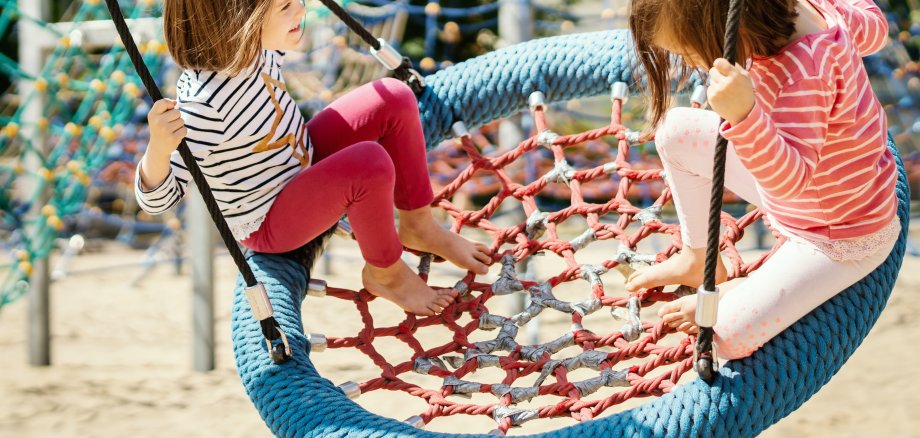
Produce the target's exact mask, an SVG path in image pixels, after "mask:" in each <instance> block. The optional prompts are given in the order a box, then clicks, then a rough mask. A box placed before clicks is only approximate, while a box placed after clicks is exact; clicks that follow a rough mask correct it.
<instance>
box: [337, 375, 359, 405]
mask: <svg viewBox="0 0 920 438" xmlns="http://www.w3.org/2000/svg"><path fill="white" fill-rule="evenodd" d="M338 388H339V391H342V392H343V393H345V396H346V397H348V398H350V399H352V400H354V399H356V398H358V396H360V395H361V386H360V385H358V384H357V383H355V382H352V381H351V380H349V381H347V382H345V383H342V384H340V385H339V386H338Z"/></svg>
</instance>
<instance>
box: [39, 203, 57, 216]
mask: <svg viewBox="0 0 920 438" xmlns="http://www.w3.org/2000/svg"><path fill="white" fill-rule="evenodd" d="M41 211H42V215H44V216H48V217H51V216H54V215H56V214H57V209H56V208H54V206H53V205H46V206H44V207H42V210H41Z"/></svg>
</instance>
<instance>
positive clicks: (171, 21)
mask: <svg viewBox="0 0 920 438" xmlns="http://www.w3.org/2000/svg"><path fill="white" fill-rule="evenodd" d="M272 3H273V0H166V4H165V6H164V8H163V34H164V36H165V38H166V45H167V46H168V47H169V53H170V54H171V55H172V57H173V59H174V60H175V61H176V64H177V65H179V66H180V67H182V68H185V69H199V70H207V71H217V72H221V73H224V74H227V75H228V76H236V75H238V74H240V73H242V72H243V71H245V70H247V69H248V68H250V67H252V66H253V64H255V63H256V61H257V60H258V59H259V58H260V57H261V53H262V26H263V25H264V24H265V20H266V19H267V18H268V14H269V11H270V10H271V7H272Z"/></svg>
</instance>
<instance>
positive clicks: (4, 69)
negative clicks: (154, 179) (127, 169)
mask: <svg viewBox="0 0 920 438" xmlns="http://www.w3.org/2000/svg"><path fill="white" fill-rule="evenodd" d="M122 3H123V5H122V7H123V9H124V12H125V16H126V17H127V18H129V19H151V18H156V17H159V16H161V15H162V4H161V2H159V1H154V0H141V1H130V2H122ZM109 20H110V17H109V14H108V10H107V9H106V6H105V2H103V1H102V0H82V1H81V0H77V1H74V2H73V4H72V5H71V6H70V8H69V9H68V10H67V11H66V12H65V14H64V19H63V21H61V22H58V23H49V22H46V21H43V20H41V19H39V18H38V17H33V16H29V15H28V14H25V13H23V11H22V10H20V8H19V5H18V2H17V0H0V35H6V34H7V32H9V31H12V32H17V31H16V30H14V29H13V26H16V25H17V23H19V24H24V25H28V24H32V25H33V26H30V28H31V29H36V28H37V30H35V32H40V33H42V34H43V35H31V32H32V30H29V31H28V32H25V31H23V30H22V29H21V30H20V31H18V36H19V38H20V39H25V38H34V40H33V41H54V42H55V43H54V44H50V45H48V46H47V47H43V48H42V54H43V59H42V67H41V71H38V72H35V71H24V70H23V68H22V66H21V65H20V64H19V63H17V62H15V61H14V60H13V59H10V58H9V57H6V56H4V55H0V73H2V74H3V75H4V76H6V77H7V78H8V80H9V82H11V83H12V84H13V85H12V86H11V87H10V89H9V90H3V94H2V98H0V126H2V129H0V236H2V238H0V242H2V243H0V248H2V250H3V255H0V308H2V307H3V306H4V305H6V304H9V303H10V302H12V301H14V300H15V299H17V298H18V297H20V296H22V295H23V294H24V293H25V291H26V290H27V289H28V280H29V277H30V275H31V273H32V267H33V265H34V264H35V262H36V261H37V260H42V259H46V258H47V257H48V256H49V254H50V253H51V251H52V250H53V249H54V248H55V246H56V238H57V237H58V235H59V232H60V231H61V230H62V228H64V224H65V221H66V220H67V218H68V217H71V216H73V215H75V214H76V213H78V212H80V211H82V210H83V209H84V208H85V205H84V203H85V201H86V198H87V194H88V193H89V189H90V187H91V185H92V184H93V176H94V175H96V174H97V172H98V171H99V170H100V168H101V167H102V166H103V165H104V164H105V163H106V161H107V156H108V155H109V153H110V151H111V149H112V148H113V147H116V146H117V142H116V141H117V139H118V138H119V135H120V134H121V132H122V131H123V129H124V127H125V126H126V125H128V124H131V123H132V122H134V118H135V117H136V115H135V114H136V112H137V107H138V104H139V103H140V102H139V100H140V99H142V96H143V91H142V86H141V84H140V80H139V79H138V78H137V77H135V76H134V75H127V74H125V73H124V72H130V71H133V70H132V67H131V62H130V60H129V59H128V56H127V55H126V54H125V51H124V48H123V47H122V46H121V43H120V42H119V40H118V37H117V35H116V34H115V33H114V32H111V35H112V40H111V41H109V42H105V41H102V42H99V41H97V40H98V37H96V36H94V35H90V33H92V32H99V31H98V30H94V29H98V27H92V26H86V25H87V24H93V23H92V22H94V21H98V23H102V22H108V21H109ZM155 27H156V28H157V29H161V26H155ZM23 29H24V28H23ZM27 33H29V34H27ZM161 33H162V32H161V31H158V32H157V35H154V36H150V37H146V38H145V37H142V38H141V39H139V41H138V43H139V47H140V49H141V51H142V53H144V55H145V58H146V59H145V60H146V62H147V65H148V66H150V68H151V71H152V72H153V74H154V75H157V74H159V72H160V70H161V68H162V67H163V64H164V62H163V61H164V60H165V59H166V57H165V56H164V54H165V52H166V48H165V46H164V45H163V43H162V42H161ZM36 50H37V48H36ZM21 55H22V54H20V56H21ZM32 105H37V106H38V107H40V108H41V111H40V112H41V116H40V117H38V118H37V119H35V118H34V117H28V116H27V111H28V108H29V107H30V106H32Z"/></svg>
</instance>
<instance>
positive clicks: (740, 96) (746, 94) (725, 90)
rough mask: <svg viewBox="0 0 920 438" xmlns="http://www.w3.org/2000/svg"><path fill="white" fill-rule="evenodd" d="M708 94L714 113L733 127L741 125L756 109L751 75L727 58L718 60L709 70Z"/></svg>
mask: <svg viewBox="0 0 920 438" xmlns="http://www.w3.org/2000/svg"><path fill="white" fill-rule="evenodd" d="M706 93H707V95H708V97H709V105H710V106H712V109H713V111H715V112H716V113H718V114H719V115H720V116H722V118H723V119H725V120H727V121H728V122H729V123H731V124H733V125H735V124H738V123H741V122H742V121H743V120H744V119H746V118H747V116H748V114H750V113H751V110H752V109H754V82H753V81H751V75H750V73H748V71H747V70H745V69H744V67H742V66H741V65H740V64H737V63H736V64H735V65H732V64H731V63H730V62H728V60H727V59H725V58H719V59H716V61H715V63H714V65H713V67H712V69H710V70H709V88H708V89H707V91H706Z"/></svg>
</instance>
